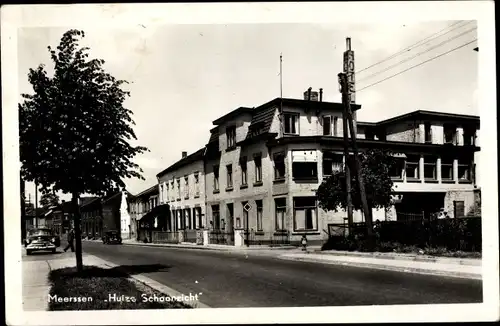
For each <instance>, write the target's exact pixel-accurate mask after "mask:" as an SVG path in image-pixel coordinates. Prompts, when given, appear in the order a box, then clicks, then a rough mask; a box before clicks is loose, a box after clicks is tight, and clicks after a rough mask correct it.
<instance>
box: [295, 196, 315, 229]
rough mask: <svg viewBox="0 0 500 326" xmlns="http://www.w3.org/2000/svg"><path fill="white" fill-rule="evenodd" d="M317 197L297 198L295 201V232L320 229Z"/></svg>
mask: <svg viewBox="0 0 500 326" xmlns="http://www.w3.org/2000/svg"><path fill="white" fill-rule="evenodd" d="M317 211H318V210H317V207H316V197H295V198H294V199H293V218H294V230H295V231H306V230H317V229H318V216H317Z"/></svg>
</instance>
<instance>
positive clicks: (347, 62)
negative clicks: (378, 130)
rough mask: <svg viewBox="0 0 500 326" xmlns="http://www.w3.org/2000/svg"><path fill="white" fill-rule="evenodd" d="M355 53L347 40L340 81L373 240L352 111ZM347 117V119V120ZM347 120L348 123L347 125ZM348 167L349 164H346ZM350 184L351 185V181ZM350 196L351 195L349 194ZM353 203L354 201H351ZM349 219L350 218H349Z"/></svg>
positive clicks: (370, 236)
mask: <svg viewBox="0 0 500 326" xmlns="http://www.w3.org/2000/svg"><path fill="white" fill-rule="evenodd" d="M354 71H355V70H354V51H352V49H351V38H349V37H348V38H346V51H345V52H344V73H341V74H339V81H340V85H341V90H342V99H343V104H344V119H343V120H344V124H343V125H344V141H345V138H346V136H345V134H346V129H347V128H346V124H347V123H348V124H349V126H348V129H349V131H350V136H351V141H352V149H353V154H354V161H355V167H354V169H355V175H356V176H357V180H358V186H359V191H360V195H361V203H362V205H363V212H364V215H365V221H366V226H367V233H368V239H369V240H370V243H371V240H372V239H373V226H372V220H371V212H370V208H369V207H368V201H367V198H366V191H365V185H364V180H363V175H362V174H361V162H360V160H359V155H358V146H357V144H356V130H355V129H354V121H353V113H352V110H351V104H354V103H356V87H355V77H354ZM346 117H347V119H345V118H346ZM346 120H347V123H346ZM348 158H349V156H348V155H347V156H346V163H347V162H348ZM346 166H348V164H346ZM348 180H349V183H350V179H348ZM348 195H349V194H348ZM351 203H352V199H351ZM348 217H349V216H348Z"/></svg>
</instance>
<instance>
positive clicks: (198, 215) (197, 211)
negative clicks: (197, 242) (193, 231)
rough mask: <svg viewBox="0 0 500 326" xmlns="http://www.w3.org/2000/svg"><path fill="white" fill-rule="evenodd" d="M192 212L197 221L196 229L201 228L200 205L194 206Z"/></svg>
mask: <svg viewBox="0 0 500 326" xmlns="http://www.w3.org/2000/svg"><path fill="white" fill-rule="evenodd" d="M194 213H195V217H196V221H197V224H196V226H197V228H198V229H203V220H202V216H201V207H195V208H194Z"/></svg>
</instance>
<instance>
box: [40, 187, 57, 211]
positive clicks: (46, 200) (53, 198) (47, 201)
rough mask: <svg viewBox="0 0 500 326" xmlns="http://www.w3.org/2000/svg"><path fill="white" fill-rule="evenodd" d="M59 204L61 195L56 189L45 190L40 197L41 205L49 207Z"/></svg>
mask: <svg viewBox="0 0 500 326" xmlns="http://www.w3.org/2000/svg"><path fill="white" fill-rule="evenodd" d="M58 204H59V197H58V196H57V194H56V193H55V192H54V191H43V190H42V196H41V197H40V205H41V206H42V207H43V208H45V209H48V208H50V207H51V206H57V205H58Z"/></svg>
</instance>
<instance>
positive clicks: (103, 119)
mask: <svg viewBox="0 0 500 326" xmlns="http://www.w3.org/2000/svg"><path fill="white" fill-rule="evenodd" d="M83 37H85V34H84V32H83V31H79V30H69V31H67V32H66V33H64V34H63V36H62V38H61V41H60V44H59V46H58V47H57V50H53V49H52V48H51V47H50V46H49V47H48V50H49V53H50V56H51V59H52V62H53V64H54V72H53V75H52V76H49V74H48V72H47V71H46V70H45V66H44V65H40V66H38V68H37V69H30V70H29V73H28V80H29V82H30V83H31V85H32V87H33V91H34V94H23V95H22V96H23V99H24V101H23V102H22V103H20V104H19V129H20V157H21V163H22V168H21V173H22V175H23V177H24V179H25V180H27V181H35V180H36V181H37V182H38V183H39V184H40V185H41V186H42V188H45V189H48V188H50V189H52V190H53V191H62V192H63V193H68V194H71V196H72V207H73V210H74V212H73V213H74V214H73V215H74V222H75V223H74V224H75V236H76V237H75V238H76V264H77V270H78V271H82V270H83V264H82V253H81V235H80V210H79V206H78V201H79V198H80V196H81V195H82V194H92V195H98V196H100V195H102V194H103V193H104V192H105V191H106V190H108V189H110V188H113V187H120V188H124V186H125V183H124V181H123V179H125V178H139V179H142V180H144V178H143V177H142V175H141V173H142V170H141V169H140V167H139V166H138V165H137V164H135V163H133V161H132V159H133V158H134V156H136V155H138V154H141V153H143V152H146V151H148V149H147V148H145V147H142V146H131V145H130V144H129V141H130V140H135V139H137V138H136V136H135V133H134V131H133V129H132V125H134V124H135V123H134V121H133V120H132V118H131V115H132V111H130V110H129V109H127V108H125V107H124V106H123V104H124V101H125V99H126V98H127V97H129V96H130V93H129V92H128V91H125V90H122V87H123V86H124V84H126V83H127V82H126V81H124V80H117V79H116V78H115V77H113V76H112V75H110V74H109V73H107V72H105V70H104V69H103V65H104V60H101V59H92V60H90V59H88V57H89V54H88V50H89V48H87V47H80V46H79V45H78V42H79V40H80V39H81V38H83Z"/></svg>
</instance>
